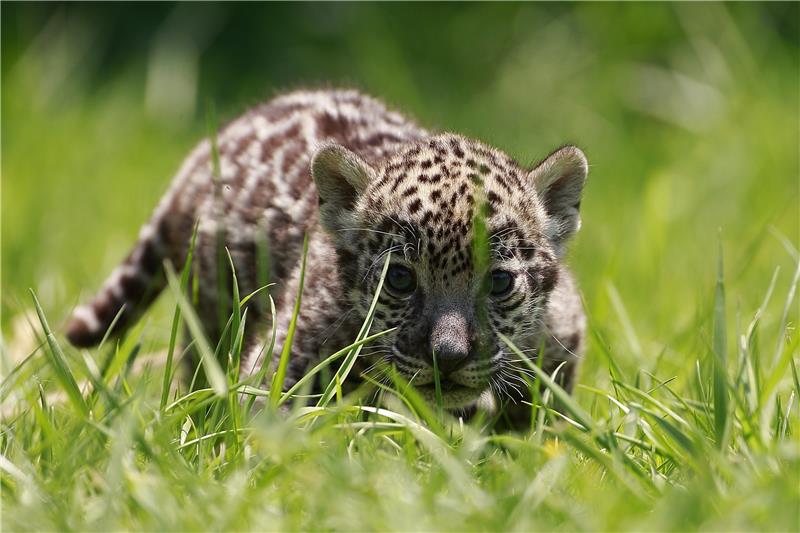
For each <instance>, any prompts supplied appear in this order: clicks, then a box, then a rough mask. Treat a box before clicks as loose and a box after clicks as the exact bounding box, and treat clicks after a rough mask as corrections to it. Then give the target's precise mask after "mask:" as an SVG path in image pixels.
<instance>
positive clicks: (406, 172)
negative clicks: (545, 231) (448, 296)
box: [360, 135, 543, 277]
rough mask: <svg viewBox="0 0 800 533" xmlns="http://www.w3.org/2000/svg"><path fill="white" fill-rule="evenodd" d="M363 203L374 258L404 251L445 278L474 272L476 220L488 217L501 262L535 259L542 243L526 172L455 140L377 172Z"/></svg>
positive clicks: (441, 140) (442, 140)
mask: <svg viewBox="0 0 800 533" xmlns="http://www.w3.org/2000/svg"><path fill="white" fill-rule="evenodd" d="M377 170H378V176H377V179H375V180H374V181H373V182H372V183H370V185H369V187H368V189H367V191H366V194H365V195H364V196H363V197H362V199H361V203H360V207H361V209H360V212H361V217H362V219H361V221H362V223H364V225H365V226H368V227H370V228H371V229H372V231H371V234H370V240H371V241H374V242H372V243H371V244H372V245H371V246H367V248H374V250H372V249H370V250H364V251H365V252H366V251H370V252H374V251H378V252H380V251H383V250H386V249H389V248H390V247H392V246H393V245H394V246H398V249H397V250H396V251H401V250H402V253H403V254H404V255H405V256H406V257H407V258H408V259H410V260H422V261H425V262H426V263H427V264H428V265H429V266H430V267H431V268H432V269H434V270H437V271H439V272H440V273H442V274H443V275H445V276H449V277H452V276H457V275H459V274H464V273H467V272H470V271H471V269H472V238H473V220H474V218H475V214H476V213H475V210H476V209H478V208H479V207H478V206H481V205H482V206H485V210H484V211H483V214H484V217H485V222H486V229H487V237H488V238H489V245H490V247H491V248H492V250H493V251H496V252H497V253H496V254H495V255H497V256H498V257H502V256H506V257H508V256H510V255H517V256H518V257H519V258H520V259H521V260H523V261H526V260H529V259H530V258H531V256H532V253H533V252H532V250H535V249H537V248H538V247H539V243H540V242H543V241H542V232H541V231H540V225H539V220H540V216H541V215H540V213H539V211H540V208H539V207H538V203H537V200H536V197H535V192H534V188H533V186H532V185H530V186H529V185H528V184H527V183H526V181H525V179H526V178H527V174H528V173H527V171H526V170H524V169H522V168H520V167H519V166H518V165H517V164H516V163H515V162H514V161H513V160H511V158H509V157H508V156H506V155H505V154H503V153H501V152H499V151H497V150H495V149H493V148H490V147H488V146H485V145H483V144H480V143H478V142H476V141H470V140H467V139H464V138H462V137H458V136H455V135H443V136H439V137H435V138H432V139H428V140H426V141H424V142H422V143H419V144H417V145H414V146H412V147H410V148H408V149H407V150H405V151H404V152H402V153H400V154H398V155H397V156H396V157H394V158H393V159H390V160H389V161H388V162H387V164H386V165H384V166H383V167H382V168H380V169H377Z"/></svg>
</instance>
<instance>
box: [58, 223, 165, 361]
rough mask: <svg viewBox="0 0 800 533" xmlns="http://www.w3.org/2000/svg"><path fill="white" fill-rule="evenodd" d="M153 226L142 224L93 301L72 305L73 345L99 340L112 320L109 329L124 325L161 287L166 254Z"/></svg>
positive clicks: (70, 331) (69, 335)
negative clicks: (129, 247) (133, 240)
mask: <svg viewBox="0 0 800 533" xmlns="http://www.w3.org/2000/svg"><path fill="white" fill-rule="evenodd" d="M156 228H158V226H157V225H155V227H154V225H153V224H152V223H150V224H147V225H145V226H144V227H143V228H142V231H141V233H140V234H139V240H138V242H137V243H136V245H135V246H134V247H133V250H131V252H130V253H129V254H128V257H126V258H125V260H124V261H123V262H122V264H120V265H119V266H118V267H117V268H116V269H114V271H113V272H112V273H111V275H110V276H109V277H108V279H107V280H106V282H105V283H104V284H103V287H102V288H101V289H100V291H99V292H98V293H97V295H96V296H95V297H94V298H93V299H92V301H90V302H89V303H87V304H85V305H81V306H79V307H77V308H75V310H74V311H73V313H72V316H71V317H70V321H69V325H68V326H67V339H68V340H69V342H70V343H72V344H73V345H74V346H78V347H88V346H94V345H95V344H98V343H99V342H100V341H101V340H102V338H103V336H104V335H105V334H106V332H108V330H109V328H110V327H111V325H112V323H113V324H114V327H113V330H112V331H110V332H109V333H112V334H113V333H117V332H119V331H121V330H123V329H125V327H126V326H129V325H131V324H132V323H133V322H135V320H136V319H137V318H138V317H139V316H141V314H142V313H143V312H144V311H145V310H146V309H147V308H148V307H149V306H150V304H151V303H152V302H153V300H155V299H156V297H157V296H158V295H159V293H160V292H161V290H162V289H163V288H164V286H165V277H164V271H163V261H164V259H165V258H166V257H167V255H168V254H167V251H166V245H165V244H166V243H164V242H163V240H162V239H161V238H160V236H159V233H160V232H159V231H158V229H156ZM117 315H119V318H117ZM115 318H116V322H114V319H115Z"/></svg>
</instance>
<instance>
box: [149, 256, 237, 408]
mask: <svg viewBox="0 0 800 533" xmlns="http://www.w3.org/2000/svg"><path fill="white" fill-rule="evenodd" d="M164 269H165V272H166V275H167V284H168V285H169V288H170V289H171V290H172V293H173V295H174V296H175V298H176V300H177V301H178V306H180V309H181V313H182V314H183V317H184V320H185V321H186V326H187V327H188V328H189V331H190V332H191V334H192V337H194V342H195V347H196V348H197V352H198V353H199V355H200V361H201V363H202V366H203V370H204V371H205V374H206V379H208V383H209V385H211V388H212V389H213V390H214V393H215V394H216V395H217V396H219V397H224V396H225V395H226V394H227V393H228V381H227V380H226V379H225V374H224V373H223V372H222V368H220V366H219V361H217V358H216V357H215V356H214V351H213V350H212V349H211V346H210V345H209V343H208V339H207V338H206V336H205V333H204V332H203V327H202V325H201V324H200V319H199V318H198V317H197V313H195V311H194V309H193V308H192V306H191V304H190V303H189V301H188V300H187V299H186V296H184V293H183V291H182V290H181V285H180V282H179V281H178V280H177V278H176V277H175V270H174V269H173V268H172V265H171V264H169V263H165V264H164Z"/></svg>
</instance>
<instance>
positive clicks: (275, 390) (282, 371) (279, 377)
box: [269, 233, 308, 407]
mask: <svg viewBox="0 0 800 533" xmlns="http://www.w3.org/2000/svg"><path fill="white" fill-rule="evenodd" d="M307 259H308V233H306V236H305V238H304V239H303V259H302V262H301V263H300V283H299V285H298V287H297V298H296V299H295V301H294V310H293V311H292V320H291V321H290V322H289V329H288V331H287V332H286V340H285V341H284V342H283V349H282V350H281V358H280V361H278V369H277V370H276V371H275V375H274V376H273V379H272V386H271V387H270V398H269V401H270V404H271V405H272V406H273V407H277V406H278V403H279V402H280V399H281V391H282V390H283V382H284V381H286V370H287V368H288V367H289V356H290V355H291V353H292V341H293V340H294V331H295V328H297V317H298V316H299V315H300V303H301V301H302V298H303V284H304V283H305V278H306V260H307ZM273 329H274V327H273Z"/></svg>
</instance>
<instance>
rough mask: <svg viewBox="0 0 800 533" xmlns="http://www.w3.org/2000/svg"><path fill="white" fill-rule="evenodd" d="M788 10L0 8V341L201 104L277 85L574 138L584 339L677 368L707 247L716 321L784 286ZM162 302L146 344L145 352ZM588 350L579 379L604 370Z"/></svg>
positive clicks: (69, 300) (537, 140)
mask: <svg viewBox="0 0 800 533" xmlns="http://www.w3.org/2000/svg"><path fill="white" fill-rule="evenodd" d="M799 15H800V12H799V11H798V4H797V3H792V4H682V3H681V4H643V3H626V4H606V3H602V4H566V5H562V4H495V3H492V4H479V3H471V4H452V3H447V4H434V3H425V4H418V3H413V4H361V3H358V4H272V3H270V4H193V3H187V4H177V5H176V4H150V3H146V4H136V5H131V4H66V5H64V4H16V3H14V4H9V3H3V5H2V180H3V181H2V185H3V187H2V288H3V291H2V308H3V319H2V323H3V329H4V332H5V334H4V336H5V337H6V339H7V340H10V341H14V339H15V338H17V337H19V336H21V335H22V333H21V331H22V330H25V329H27V328H28V326H27V325H26V324H25V323H24V321H23V320H22V319H21V318H20V317H21V316H22V311H24V310H26V309H29V308H30V307H31V304H30V297H29V295H28V293H27V289H28V288H29V287H32V288H34V289H35V290H36V291H37V293H38V294H39V296H40V298H41V300H42V302H43V304H44V305H45V310H46V311H47V312H48V315H49V317H50V320H51V322H52V323H53V324H54V325H55V326H58V325H60V324H62V321H63V320H64V318H65V317H66V316H67V314H68V312H69V310H70V308H71V307H72V306H74V305H75V304H76V303H77V302H78V301H79V300H80V299H81V298H86V297H87V296H89V295H90V294H91V293H92V291H94V290H95V289H96V288H97V287H98V285H99V284H100V283H101V282H102V280H103V278H104V276H105V275H106V274H107V273H108V272H109V271H110V270H111V269H112V268H113V266H114V265H115V264H116V263H117V262H118V261H119V260H120V259H121V258H122V257H123V256H124V254H125V252H126V251H127V249H128V248H129V246H130V245H131V244H132V242H133V241H134V239H135V236H136V234H137V230H138V227H139V225H140V224H141V223H142V222H143V221H144V220H146V218H147V217H148V216H149V213H150V211H151V210H152V209H153V208H154V206H155V205H156V202H157V200H158V198H159V197H160V195H161V194H162V193H163V192H164V190H165V189H166V187H167V185H168V183H169V180H170V178H171V176H172V174H173V173H174V172H175V171H176V170H177V168H178V166H179V164H180V163H181V161H182V159H183V157H184V156H185V155H186V154H187V153H188V151H189V150H190V149H191V148H192V146H193V145H194V144H195V143H196V142H197V141H198V140H199V139H200V138H201V137H203V136H204V135H205V134H206V132H207V129H206V115H207V109H208V103H209V102H212V103H213V105H214V106H215V107H216V110H217V116H218V117H219V121H220V122H221V123H222V122H225V121H227V120H229V119H231V118H233V117H235V116H236V115H237V114H239V113H240V112H242V111H244V110H245V109H247V108H248V107H249V106H251V105H253V104H255V103H257V102H260V101H262V100H265V99H268V98H269V97H270V96H271V95H273V94H275V93H276V92H278V91H284V90H287V89H291V88H294V87H299V86H307V85H349V86H356V87H360V88H362V89H364V90H365V91H367V92H370V93H372V94H374V95H376V96H379V97H381V98H383V99H385V100H386V101H387V102H388V103H389V104H390V105H392V106H394V107H396V108H397V109H399V110H401V111H403V112H406V113H408V114H411V115H412V116H414V117H416V118H417V119H418V121H419V122H420V123H421V124H422V125H424V126H426V127H430V128H434V129H442V130H452V131H457V132H459V133H462V134H465V135H469V136H474V137H477V138H480V139H482V140H484V141H486V142H489V143H491V144H494V145H496V146H498V147H500V148H502V149H504V150H506V151H507V152H508V153H510V154H511V155H512V156H514V157H515V158H517V159H518V160H520V161H521V162H524V163H533V162H534V161H536V160H537V159H539V158H541V157H542V156H544V155H546V154H547V153H549V152H550V151H551V150H552V149H553V148H555V147H557V146H559V145H562V144H564V143H567V142H569V143H575V144H577V145H578V146H580V147H582V148H583V149H584V150H585V152H586V154H587V155H588V158H589V161H590V164H591V171H590V178H589V184H588V187H587V189H586V194H585V199H584V202H583V206H584V207H583V209H584V211H583V221H584V225H583V229H582V230H581V233H580V235H579V236H578V238H577V239H576V240H575V242H574V243H573V247H572V252H571V256H570V263H571V265H572V266H573V267H574V269H575V270H576V272H577V276H578V278H579V280H580V282H581V286H582V289H583V292H584V296H585V299H586V302H587V307H588V310H589V313H590V319H591V321H592V324H593V326H594V332H595V333H597V334H598V335H599V336H598V337H596V338H595V342H599V341H598V339H600V338H602V339H603V341H602V342H604V343H606V344H607V346H609V347H610V348H611V349H612V351H614V352H615V353H617V355H618V356H619V357H620V361H621V362H622V363H623V364H625V365H626V366H627V367H629V368H644V369H653V368H655V365H656V364H657V360H659V359H661V364H666V366H661V367H660V368H661V370H662V371H664V370H666V371H667V372H673V371H674V372H680V371H681V370H682V371H684V372H686V373H687V374H688V373H690V372H691V370H692V368H693V365H694V360H695V358H696V357H699V356H700V354H703V353H705V352H706V348H707V342H708V337H709V335H708V334H707V333H708V332H709V327H708V324H706V323H705V322H703V321H704V320H706V318H705V317H709V316H711V315H710V313H708V309H709V308H710V306H711V303H712V292H713V284H714V279H715V275H716V268H717V256H718V252H717V250H718V243H719V242H720V241H721V243H722V248H723V250H724V260H725V266H726V282H727V290H728V293H729V301H730V302H731V305H730V306H729V308H730V309H729V313H730V314H731V317H732V318H734V315H735V313H736V310H737V309H741V310H742V312H743V313H744V314H745V316H751V315H752V313H753V311H754V310H755V309H756V307H757V306H758V304H759V303H760V301H761V299H762V298H763V294H764V292H765V290H766V288H767V286H768V285H769V280H770V277H771V275H772V272H773V270H774V269H775V268H776V267H781V268H782V271H781V273H780V276H779V278H778V285H777V288H776V293H777V294H785V293H786V287H788V284H789V279H790V277H791V272H792V271H793V260H792V254H793V253H796V252H795V251H792V248H797V243H798V202H799V201H800V197H799V195H798V146H800V139H798V117H799V116H800V110H799V109H798V104H799V102H800V101H799V99H798V94H799V93H798V90H799V87H798V81H799V79H798V73H799V72H800V64H799V59H800V54H799V53H798V41H799V39H798V34H799V31H798V20H800V16H799ZM720 236H721V239H720ZM787 243H789V244H790V246H786V244H787ZM780 299H782V298H780ZM779 305H781V302H777V303H776V304H775V306H779ZM165 307H166V306H165V305H163V304H162V306H161V310H160V311H158V310H157V311H156V312H155V314H153V315H151V318H150V322H151V324H150V325H149V327H148V328H147V329H145V336H146V338H147V339H148V342H151V343H152V344H153V345H160V344H161V343H163V342H164V339H165V338H166V337H167V336H168V328H169V325H170V322H169V320H168V319H165V320H161V319H159V317H161V316H166V315H165V314H164V311H165V309H164V308H165ZM777 309H778V307H775V308H774V309H773V308H770V313H768V314H767V316H766V317H765V320H766V321H767V322H768V323H774V322H776V321H777V319H778V316H777V315H778V314H779V313H778V312H777ZM790 318H793V319H794V320H796V314H795V316H794V317H790ZM698 328H699V329H698ZM698 332H699V333H700V334H698ZM596 352H597V350H593V349H592V347H591V346H590V349H589V357H588V362H587V365H586V367H585V370H584V380H587V381H591V380H592V379H593V376H594V374H595V373H596V372H597V373H598V374H599V369H600V368H601V367H604V365H605V363H604V362H603V361H602V359H601V358H599V356H597V355H596ZM17 355H22V354H17ZM664 361H667V362H668V363H664Z"/></svg>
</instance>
